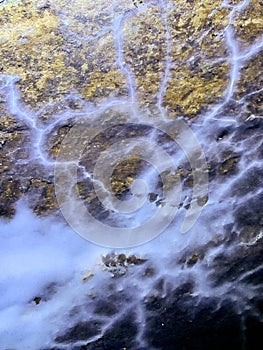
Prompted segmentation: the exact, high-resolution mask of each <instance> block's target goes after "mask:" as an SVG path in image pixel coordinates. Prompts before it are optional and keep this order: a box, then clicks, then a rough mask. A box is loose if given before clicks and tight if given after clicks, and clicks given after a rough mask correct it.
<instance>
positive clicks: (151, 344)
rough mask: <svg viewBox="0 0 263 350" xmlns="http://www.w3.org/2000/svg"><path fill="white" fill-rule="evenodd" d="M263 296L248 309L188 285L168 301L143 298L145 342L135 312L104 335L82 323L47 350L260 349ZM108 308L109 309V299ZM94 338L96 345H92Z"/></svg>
mask: <svg viewBox="0 0 263 350" xmlns="http://www.w3.org/2000/svg"><path fill="white" fill-rule="evenodd" d="M223 270H224V269H223ZM224 273H226V272H224ZM261 277H262V270H261ZM246 282H249V281H246ZM261 282H262V279H261ZM233 288H234V287H233ZM260 294H261V297H259V296H258V297H253V298H252V299H251V300H249V303H250V307H249V308H247V307H246V306H247V305H248V304H247V303H246V306H245V305H241V304H239V303H238V301H235V300H233V298H231V296H229V297H228V296H227V295H226V296H225V298H220V299H218V298H216V297H211V296H210V297H200V296H198V295H196V294H194V282H193V281H191V280H189V281H188V282H186V283H184V284H182V285H181V286H180V287H178V288H176V289H175V290H171V291H170V292H169V293H167V294H166V296H165V297H162V296H161V295H157V296H156V295H149V296H148V297H146V298H145V299H144V301H143V303H142V305H141V307H142V311H143V312H144V315H145V326H144V331H143V336H142V337H141V338H140V339H141V341H138V337H137V336H138V333H139V332H140V331H141V329H140V327H142V325H141V324H139V323H138V321H137V318H136V313H135V312H134V311H133V308H132V307H131V308H130V309H128V310H127V311H126V313H124V314H123V315H122V316H120V317H119V318H116V320H114V321H113V322H112V324H111V326H110V327H109V328H108V329H106V331H105V332H101V329H100V324H99V322H96V320H95V319H94V322H92V321H90V322H87V323H83V322H81V323H79V324H76V325H75V326H74V327H71V328H69V329H68V330H67V331H66V332H65V333H64V334H63V335H62V336H59V337H57V339H56V341H57V346H56V347H52V348H45V349H43V350H62V349H65V348H66V349H68V350H69V349H70V350H123V349H126V350H128V349H129V350H175V349H180V350H211V349H213V350H217V349H218V350H222V349H226V350H227V349H231V350H259V349H261V346H260V343H261V339H262V332H263V323H262V322H261V321H262V320H260V317H261V316H262V312H263V290H262V293H259V294H258V295H260ZM109 302H110V303H111V302H112V300H111V301H109ZM104 306H105V308H106V309H108V307H109V305H107V299H105V301H104ZM95 334H97V337H96V340H94V341H92V339H90V340H88V339H89V338H90V337H91V336H94V335H95ZM100 334H101V335H100ZM84 339H87V343H86V344H85V345H76V341H77V340H78V341H79V340H84ZM142 341H143V346H142V344H141V342H142ZM59 343H60V344H61V346H60V344H59ZM84 343H85V342H84ZM145 344H147V345H145Z"/></svg>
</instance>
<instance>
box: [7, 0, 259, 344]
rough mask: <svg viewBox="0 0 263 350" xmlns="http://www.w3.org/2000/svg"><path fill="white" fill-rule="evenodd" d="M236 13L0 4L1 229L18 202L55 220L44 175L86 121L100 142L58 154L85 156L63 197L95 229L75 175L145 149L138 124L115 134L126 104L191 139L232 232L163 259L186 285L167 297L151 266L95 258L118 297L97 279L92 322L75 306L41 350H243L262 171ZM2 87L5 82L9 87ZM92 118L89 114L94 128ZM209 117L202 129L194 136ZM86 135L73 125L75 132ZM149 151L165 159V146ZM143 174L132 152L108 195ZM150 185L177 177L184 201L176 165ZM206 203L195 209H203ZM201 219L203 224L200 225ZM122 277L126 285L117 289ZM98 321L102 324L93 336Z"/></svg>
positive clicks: (240, 14) (187, 6) (250, 330)
mask: <svg viewBox="0 0 263 350" xmlns="http://www.w3.org/2000/svg"><path fill="white" fill-rule="evenodd" d="M237 4H241V2H240V1H236V0H231V1H228V2H227V1H224V2H222V1H210V0H204V1H201V2H200V1H193V0H178V1H167V3H166V2H165V1H156V2H155V1H153V2H150V3H149V2H148V1H145V6H141V7H140V6H139V4H138V9H136V8H135V6H134V3H133V2H132V1H121V0H116V1H112V2H109V1H107V0H100V1H95V2H90V1H81V0H73V1H64V0H62V1H42V0H39V1H33V0H23V1H8V0H6V1H4V2H1V3H0V29H1V30H0V32H1V35H0V44H1V52H0V73H1V75H0V89H1V91H0V123H1V125H0V164H1V167H0V181H1V188H0V202H1V204H0V216H3V217H8V218H10V217H12V216H13V215H14V214H15V204H16V202H17V201H18V200H19V199H21V198H23V199H25V198H26V199H27V202H28V204H29V206H30V207H31V208H32V210H33V211H34V212H35V213H37V214H38V215H46V214H51V213H53V212H54V211H56V210H57V209H58V206H57V203H56V197H55V192H54V177H53V172H54V161H55V159H56V157H57V156H58V154H59V151H60V149H61V147H62V144H63V140H64V139H65V137H66V135H68V133H70V131H71V130H72V127H73V125H74V122H75V119H77V118H80V119H81V118H82V117H83V116H84V115H85V114H86V113H87V111H89V113H90V114H89V118H90V119H89V120H90V122H91V125H92V126H94V129H95V130H99V129H100V127H103V132H99V133H97V134H94V135H93V138H92V142H86V140H85V134H84V133H83V134H82V133H81V132H80V133H79V134H78V135H73V136H74V137H73V138H72V139H71V147H72V154H74V152H75V151H76V149H79V147H82V146H83V145H84V146H85V147H84V152H83V153H82V154H81V157H80V166H81V167H82V172H81V171H80V173H79V174H78V176H79V177H78V179H77V184H75V185H76V186H77V188H78V191H79V195H80V198H81V199H83V200H84V202H85V203H86V205H87V206H88V208H89V210H90V212H91V213H92V215H93V216H94V217H97V218H99V219H101V220H104V219H106V218H107V217H108V216H109V212H108V211H105V210H104V209H103V207H102V205H101V203H100V202H99V200H98V198H97V197H96V194H95V193H94V189H93V185H92V181H90V180H89V179H87V178H85V176H84V175H85V174H84V170H87V171H89V172H91V173H92V171H93V168H94V165H95V164H96V161H97V159H98V157H99V156H100V154H101V153H102V152H103V151H105V150H106V149H107V148H108V147H109V146H111V145H112V144H113V143H114V142H116V141H121V140H122V139H126V138H129V139H132V138H136V137H141V136H146V137H148V136H149V135H150V131H151V130H149V127H147V126H142V123H140V122H141V121H140V120H139V121H138V126H134V125H133V126H128V127H127V124H126V122H127V121H129V116H130V114H129V113H131V111H130V105H128V102H132V103H135V105H136V108H137V110H138V115H136V113H135V117H134V120H136V119H135V118H136V116H137V117H138V116H139V117H140V115H141V114H140V113H141V112H143V113H144V114H145V115H147V116H148V115H149V116H151V117H153V118H154V117H158V118H163V117H166V118H167V120H168V119H169V120H171V119H172V118H181V117H183V118H184V120H185V121H186V122H187V123H193V125H194V127H195V130H197V129H198V127H199V125H200V128H201V131H200V130H199V135H201V136H203V135H202V134H203V133H204V134H205V135H204V140H205V144H204V145H203V147H205V151H206V153H207V159H208V162H209V174H210V181H211V182H210V186H211V191H212V190H213V189H214V188H216V187H217V186H218V185H222V184H224V183H225V184H226V187H225V188H224V190H225V192H224V193H223V194H222V197H220V198H219V199H217V202H216V203H212V204H213V205H214V207H215V208H216V209H218V208H220V205H221V204H222V203H225V202H226V203H227V204H228V208H227V211H228V212H231V214H232V220H233V222H232V223H230V224H229V225H225V224H223V223H221V225H218V226H216V227H213V230H214V231H216V233H217V235H216V236H214V237H213V239H214V240H212V242H209V244H207V245H204V246H202V245H201V244H200V247H195V248H194V249H189V250H188V251H184V252H181V253H180V254H179V255H178V256H177V257H173V259H172V260H173V268H174V269H176V268H178V269H179V270H184V271H185V270H186V271H187V272H188V274H189V276H190V277H189V279H188V278H187V279H186V281H185V283H182V281H181V282H180V285H178V284H177V279H172V281H171V280H170V282H169V276H166V277H167V279H168V282H167V283H166V282H165V279H164V277H163V276H158V269H159V266H158V259H157V263H156V264H155V263H153V262H151V263H150V262H149V261H148V260H147V261H146V260H144V259H142V258H139V257H136V256H133V255H131V256H126V255H124V254H120V253H112V254H110V255H108V256H105V257H104V258H103V261H102V263H103V268H104V272H105V274H106V275H107V276H109V275H110V276H112V277H113V278H116V277H118V282H119V283H120V284H121V283H124V285H125V283H127V284H126V287H127V288H126V289H123V290H117V283H113V284H110V282H109V279H107V280H106V282H105V283H104V284H103V286H102V288H101V289H100V290H96V293H94V295H93V296H92V297H91V296H89V297H87V299H86V301H85V303H87V304H88V303H89V302H90V303H91V304H92V308H93V309H92V312H93V315H94V319H93V320H92V321H90V319H89V317H90V309H88V307H87V309H86V304H85V303H83V305H82V304H81V305H78V306H79V307H80V308H81V309H83V310H87V313H86V314H85V317H86V318H85V317H84V318H82V319H81V320H79V319H77V317H75V318H74V315H75V316H76V314H77V311H76V310H70V311H69V315H67V316H68V317H65V318H66V319H67V321H68V320H69V319H70V324H69V325H68V327H67V329H66V330H64V331H63V332H62V331H61V332H58V334H56V336H55V337H54V347H53V350H60V349H62V348H63V349H64V348H65V346H66V347H68V348H69V349H75V350H80V349H82V350H84V349H86V350H95V349H98V350H101V349H105V350H106V349H108V350H110V349H130V350H132V349H134V350H135V349H136V350H139V349H141V350H143V349H144V350H145V349H149V348H154V349H159V350H161V349H163V350H169V349H174V348H176V347H178V348H180V349H181V350H183V349H191V350H192V349H193V350H195V349H196V350H199V349H200V350H201V349H202V350H203V349H211V348H213V349H222V348H229V347H231V349H238V350H239V349H241V348H242V349H246V350H251V349H256V340H260V337H261V333H262V322H261V321H262V317H261V316H262V312H263V306H262V305H263V301H262V297H261V296H262V268H261V266H262V265H261V264H262V225H263V221H262V215H263V214H262V199H263V198H262V191H261V184H262V171H261V164H259V163H258V162H257V160H260V161H262V157H263V151H262V150H263V143H262V128H263V126H262V74H261V71H262V52H261V51H260V50H261V49H262V43H261V41H262V33H263V32H262V25H261V19H262V8H263V5H262V1H257V0H251V1H249V2H247V6H245V5H246V3H245V2H244V8H243V9H239V10H235V9H234V8H233V7H232V6H234V5H237ZM230 29H231V30H230ZM231 35H232V36H233V38H235V40H234V39H233V38H232V41H231V40H230V39H231ZM233 40H234V41H233ZM237 50H239V51H238V52H236V51H237ZM251 52H252V53H253V54H252V53H251ZM240 57H241V58H242V59H241V58H240ZM238 72H239V74H238ZM13 75H15V76H17V78H16V80H12V79H13V78H12V79H11V78H10V76H13ZM231 89H232V90H231ZM118 99H119V100H120V101H121V102H122V103H126V102H127V109H126V111H119V110H118V108H115V109H114V108H112V106H111V103H112V102H113V101H116V100H118ZM123 101H124V102H123ZM107 103H109V105H108V106H106V107H105V104H107ZM102 106H103V107H102ZM217 106H220V108H219V107H218V110H216V107H217ZM100 108H102V110H103V112H98V114H96V115H95V116H94V114H92V113H93V111H94V110H95V111H98V110H99V109H100ZM213 108H215V109H213ZM213 111H216V112H213ZM209 112H211V118H210V119H209V120H208V122H206V124H203V122H204V121H203V119H202V118H203V116H206V117H207V115H208V114H209ZM207 113H208V114H207ZM213 113H214V114H213ZM228 118H229V120H230V122H229V124H228V122H227V120H228ZM93 119H94V120H93ZM221 119H222V121H223V122H224V123H225V125H223V126H222V125H221V124H220V120H221ZM195 122H196V124H195ZM217 122H218V124H216V123H217ZM223 122H222V124H224V123H223ZM123 123H124V124H125V126H123ZM207 123H208V124H209V126H210V125H211V131H210V129H209V128H207ZM116 124H118V125H117V126H116ZM86 126H87V125H85V124H84V125H80V126H79V129H80V131H81V129H82V128H84V127H86ZM208 129H209V131H208ZM200 138H201V137H200ZM157 139H158V142H157V144H159V145H160V144H162V145H164V146H165V147H166V148H167V150H168V151H170V146H171V145H170V143H171V140H170V139H169V137H168V138H167V137H166V136H165V135H159V136H158V137H157ZM211 145H213V146H211ZM213 147H214V149H213ZM123 148H124V150H126V148H125V145H124V147H123ZM81 149H82V148H81ZM172 151H173V152H177V150H174V149H173V150H172ZM124 154H125V152H124ZM70 156H71V154H69V157H70ZM252 161H254V162H255V163H254V164H251V162H252ZM145 168H147V165H146V164H145V163H143V162H142V161H141V160H140V159H139V157H138V154H137V153H136V149H133V150H132V154H131V155H130V156H129V157H128V159H125V160H123V161H120V162H119V163H118V164H117V167H116V168H115V170H114V172H113V174H112V176H111V179H110V182H111V187H112V190H113V193H114V195H116V196H117V197H118V198H121V199H126V198H127V197H126V196H128V195H129V190H130V185H131V184H132V182H133V179H134V178H135V177H136V176H138V175H140V174H141V172H142V170H144V169H145ZM83 169H84V170H83ZM162 175H163V176H164V178H166V180H167V181H166V182H165V186H166V187H167V188H169V187H172V186H173V185H174V182H175V181H176V175H179V176H180V178H181V179H182V182H183V184H184V192H183V193H184V195H185V197H188V198H189V197H191V193H190V191H191V189H192V187H193V178H192V176H191V169H189V164H188V163H187V161H186V160H184V161H183V162H182V164H179V167H178V172H177V173H176V174H170V173H167V174H162ZM162 189H163V188H162V184H160V183H158V185H157V188H156V191H154V192H152V193H150V194H149V201H150V202H151V203H152V202H156V205H157V206H158V205H161V204H162V199H160V197H159V195H160V192H161V190H162ZM164 189H165V188H164ZM227 196H228V197H227ZM184 200H185V198H183V201H184ZM183 201H182V203H181V204H180V207H183V210H186V209H188V208H189V200H188V202H187V201H186V202H183ZM206 201H207V198H202V202H203V204H204V203H205V202H206ZM203 204H202V205H203ZM209 204H210V203H209ZM217 206H218V208H217ZM226 214H227V212H226V211H223V212H220V210H218V213H216V214H214V215H217V216H220V215H222V222H224V216H225V215H226ZM213 219H214V216H213V215H211V218H209V220H211V222H212V223H213ZM206 229H207V230H209V228H206ZM214 231H213V232H214ZM205 233H206V232H205ZM213 249H214V250H215V251H214V250H213ZM210 252H214V253H213V254H212V257H213V259H212V261H211V259H209V253H210ZM155 259H156V257H155ZM200 266H201V272H200V271H199V273H200V275H201V276H202V275H203V274H204V275H207V276H208V280H209V283H210V284H209V285H208V287H209V288H208V290H209V292H211V290H212V294H209V293H208V295H206V292H207V290H205V291H204V292H203V291H201V292H200V290H198V286H197V285H196V281H195V278H194V277H195V271H196V270H195V269H198V267H200ZM171 271H173V270H171ZM109 272H110V274H109ZM136 274H138V275H136ZM131 275H133V276H136V278H135V280H136V281H137V282H136V283H137V284H136V283H135V285H129V283H128V282H127V281H128V278H129V276H131ZM114 281H116V280H115V279H114ZM125 281H126V282H125ZM149 281H152V282H151V283H152V292H149V291H148V292H147V293H146V294H144V295H143V297H144V298H143V300H142V299H138V294H136V291H137V290H140V286H141V285H142V284H144V283H145V284H146V283H150V282H149ZM83 282H85V281H84V280H83ZM178 283H179V282H178ZM220 288H222V290H221V289H220ZM232 288H233V290H232ZM244 290H245V293H244V292H243V291H244ZM247 291H249V294H248V295H245V296H244V295H243V294H246V292H247ZM202 292H203V294H202ZM230 292H231V293H232V294H231V293H230ZM198 293H200V295H199V294H198ZM222 293H225V294H226V297H224V296H222V295H223V294H222ZM228 293H230V294H231V295H232V296H233V298H232V299H230V298H229V297H228ZM47 294H48V293H47ZM105 295H107V299H106V300H105ZM139 297H141V295H139ZM136 298H137V299H136ZM45 300H47V296H46V295H45V292H43V295H42V294H41V295H36V296H35V298H34V299H33V301H32V300H31V302H32V303H34V306H36V307H37V306H38V305H39V304H40V305H41V303H42V301H45ZM90 300H91V301H90ZM236 300H238V302H237V301H236ZM240 300H241V301H242V303H241V304H239V302H240ZM138 306H139V307H140V311H141V313H139V312H138V310H137V307H138ZM69 308H70V306H69ZM124 311H125V312H124ZM138 315H139V316H140V317H141V318H140V317H139V316H138ZM142 315H143V316H142ZM107 317H108V318H113V321H112V323H111V324H110V326H109V327H108V328H107V329H104V328H103V326H104V323H103V321H104V320H105V319H107ZM143 317H144V318H143ZM153 330H154V331H153ZM92 337H95V338H96V339H95V338H94V339H93V340H91V339H90V338H92ZM77 341H82V342H83V343H82V345H79V344H76V343H77ZM61 344H62V345H61ZM49 350H51V348H49Z"/></svg>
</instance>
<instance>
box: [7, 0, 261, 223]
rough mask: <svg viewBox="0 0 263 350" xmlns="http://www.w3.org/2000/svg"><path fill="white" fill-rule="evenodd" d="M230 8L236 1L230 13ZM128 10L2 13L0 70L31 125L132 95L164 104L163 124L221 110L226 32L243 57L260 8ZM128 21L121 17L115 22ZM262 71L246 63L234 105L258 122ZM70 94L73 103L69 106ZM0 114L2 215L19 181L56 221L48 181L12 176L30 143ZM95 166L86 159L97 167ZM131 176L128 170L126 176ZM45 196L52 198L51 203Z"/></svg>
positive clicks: (230, 166)
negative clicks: (8, 187)
mask: <svg viewBox="0 0 263 350" xmlns="http://www.w3.org/2000/svg"><path fill="white" fill-rule="evenodd" d="M146 3H147V2H146ZM236 3H238V2H234V1H232V2H230V5H236ZM134 9H135V7H134V4H133V3H132V1H130V2H127V3H125V4H124V3H123V1H116V2H114V3H112V4H109V3H108V2H105V1H99V2H96V3H94V4H92V5H91V4H89V3H87V2H82V1H77V0H75V1H73V2H70V3H67V2H64V1H62V2H56V1H54V2H53V1H52V2H50V1H33V0H27V1H22V2H20V1H18V2H13V1H4V2H3V3H2V4H1V6H0V14H1V16H0V27H2V30H1V33H2V34H1V38H0V40H1V54H0V55H1V57H0V58H1V60H0V62H1V68H0V70H1V72H2V74H6V75H8V74H9V75H10V74H14V75H16V76H18V77H19V81H18V82H17V83H16V87H17V88H18V90H19V91H20V93H21V98H22V100H21V101H22V102H23V103H26V104H27V106H28V107H30V108H31V109H32V110H35V111H37V113H36V116H35V118H36V119H39V121H41V122H44V123H47V122H48V121H49V120H50V119H52V118H54V115H59V113H61V112H63V111H83V100H82V98H84V99H85V100H86V101H90V102H92V103H96V104H99V103H102V102H103V101H105V100H106V99H107V98H109V97H110V98H114V97H125V96H126V97H127V96H128V95H129V94H130V89H131V86H132V88H133V89H134V93H135V96H134V97H135V98H136V99H137V101H138V103H139V104H140V105H141V108H142V109H143V110H144V111H146V112H147V111H150V112H151V113H153V114H156V113H157V112H158V108H159V107H160V105H161V104H162V105H163V106H164V107H166V108H167V110H168V117H176V116H181V115H184V116H185V117H187V118H194V117H196V116H198V115H199V114H200V113H201V112H203V111H205V110H207V109H208V107H209V106H210V105H211V104H215V102H217V101H220V100H221V99H222V97H223V95H224V91H225V90H226V88H227V85H228V83H229V74H230V69H231V64H230V63H229V56H230V49H231V48H230V47H228V44H227V43H226V40H225V38H224V35H223V33H224V29H225V28H226V27H227V26H228V25H229V24H230V23H232V22H233V28H234V29H235V31H236V36H237V39H238V40H240V43H241V44H242V45H243V46H244V48H247V47H248V45H251V44H253V43H255V42H256V41H257V40H259V38H260V35H261V34H262V27H261V23H260V18H261V17H262V16H261V11H262V6H261V3H260V2H257V1H255V2H254V1H250V4H249V5H248V6H247V7H245V8H244V10H242V11H241V12H236V13H233V16H232V15H231V13H232V12H231V11H233V9H232V8H231V7H229V6H222V4H221V1H216V2H211V1H203V2H202V3H199V2H196V1H171V2H170V3H169V4H168V5H167V6H163V5H162V4H160V3H157V2H156V3H152V4H151V5H148V6H147V8H145V9H144V10H140V11H138V12H136V11H135V12H133V11H134ZM125 11H127V12H126V15H125V16H123V17H118V15H120V16H121V15H122V14H123V13H125ZM98 14H99V15H98ZM231 16H232V17H231ZM114 18H115V19H114ZM87 23H88V25H87ZM14 48H15V49H14ZM261 62H262V59H261V55H258V56H255V57H252V58H251V59H250V60H248V61H247V62H246V63H245V64H244V67H243V68H242V69H241V76H240V80H239V82H238V84H237V91H236V96H237V99H239V100H240V99H242V98H243V99H244V106H243V111H244V115H247V116H249V115H250V114H253V115H261V114H262V113H261V112H262V108H261V105H262V103H261V102H262V101H261V94H262V93H261V92H260V91H259V92H258V93H254V92H255V90H260V87H261V86H262V82H261V80H260V79H261V78H260V77H261V75H260V74H258V72H259V69H260V65H261ZM168 70H169V71H170V72H169V74H168ZM167 74H168V75H167ZM165 79H167V81H166V82H165ZM129 85H130V86H129ZM251 92H253V94H251ZM72 93H73V94H75V95H72V96H71V97H70V94H72ZM76 94H77V95H78V96H79V97H77V95H76ZM249 94H251V95H249ZM1 106H2V107H1V108H3V110H1V115H0V117H1V125H3V126H2V130H1V131H2V133H1V140H0V142H1V145H2V146H1V150H0V156H1V163H2V167H1V174H2V175H1V176H2V179H3V181H4V183H6V182H7V181H11V182H12V181H13V185H12V188H13V191H14V192H13V193H14V195H13V199H12V201H10V199H8V198H7V197H8V195H7V196H6V199H5V197H4V196H3V195H2V200H3V201H4V202H5V205H4V207H5V208H6V209H5V210H4V211H3V214H4V212H5V213H6V214H4V215H7V216H11V215H12V213H13V212H14V208H13V204H11V202H12V203H14V202H15V201H16V200H17V199H18V198H20V195H18V193H23V192H25V190H23V189H21V188H19V186H20V185H19V181H20V180H22V181H23V182H25V183H27V182H28V181H29V183H30V184H36V183H39V184H40V183H41V187H42V188H43V191H44V192H43V194H42V195H41V196H39V197H38V202H39V201H41V200H40V199H39V198H40V197H42V200H43V202H44V203H43V204H41V203H40V202H39V203H35V204H33V207H34V208H35V211H36V212H37V213H44V212H46V211H47V212H49V211H53V210H54V208H55V207H56V203H55V200H52V198H53V197H54V196H53V195H52V194H51V192H52V191H53V189H51V187H52V181H51V182H50V179H48V177H49V175H47V174H45V175H44V176H43V175H41V176H40V177H39V176H36V177H34V178H33V177H32V176H31V174H30V171H29V170H28V171H27V172H26V171H25V170H24V169H23V171H21V169H18V171H15V167H14V163H15V161H14V159H18V158H19V159H24V160H25V162H24V164H25V163H26V160H27V159H28V157H29V153H30V152H29V151H28V149H27V147H29V148H30V146H29V145H28V146H26V142H27V141H29V138H30V136H29V134H28V132H27V129H28V127H27V125H24V124H23V123H21V122H19V121H18V120H17V119H16V117H15V116H14V115H11V114H10V111H8V110H6V105H5V101H4V100H3V102H2V104H1ZM157 106H159V107H158V108H157V109H156V107H157ZM228 112H229V109H228ZM235 115H236V114H235ZM3 128H4V129H3ZM68 130H69V129H68V126H67V125H65V126H62V127H59V126H55V132H56V134H57V136H56V137H55V138H53V141H52V142H50V141H48V142H47V151H48V152H49V154H50V155H51V156H53V157H55V156H56V155H57V153H58V149H59V145H60V142H61V140H62V139H63V135H65V134H66V133H67V131H68ZM49 140H50V139H49ZM102 142H103V143H104V142H105V141H102ZM22 144H23V146H22ZM10 154H12V156H11V157H10ZM96 156H97V155H96V153H94V154H93V153H92V154H90V157H95V158H94V159H96ZM223 158H225V157H224V156H223ZM238 159H239V156H236V155H234V156H230V157H229V158H228V159H223V160H221V161H220V162H219V164H215V165H212V167H213V168H215V167H216V168H218V173H219V174H224V175H225V174H226V173H227V174H232V173H233V174H234V173H235V169H236V164H237V163H238ZM131 162H133V161H131ZM38 166H39V165H38V164H37V162H36V164H35V167H38ZM125 168H127V164H125V162H123V163H122V165H121V166H120V167H119V169H120V170H116V172H115V175H114V177H115V178H114V179H113V180H112V187H113V191H114V192H115V193H117V194H118V193H121V192H122V191H126V189H127V187H129V185H130V183H131V181H132V179H133V178H134V175H135V174H134V172H132V171H130V170H129V171H128V172H127V171H126V170H125ZM132 168H133V166H132V164H131V163H129V165H128V169H132ZM212 171H214V170H212ZM15 173H16V175H15ZM25 173H26V174H25ZM120 174H121V175H120ZM21 178H22V179H21ZM124 178H125V179H124ZM31 180H33V181H31ZM4 183H3V186H5V185H4ZM22 187H23V186H22ZM37 187H38V188H39V186H37ZM44 187H46V188H45V189H44ZM35 188H36V186H35V185H33V188H31V190H29V191H28V195H29V196H30V193H32V194H34V193H35V191H36V190H35ZM26 192H27V190H26ZM9 193H10V192H9ZM45 193H49V195H48V197H49V199H48V200H47V199H45ZM34 196H35V195H34ZM9 197H10V194H9ZM32 200H33V199H32ZM33 201H35V200H33ZM8 208H10V214H8V211H9V209H8Z"/></svg>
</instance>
